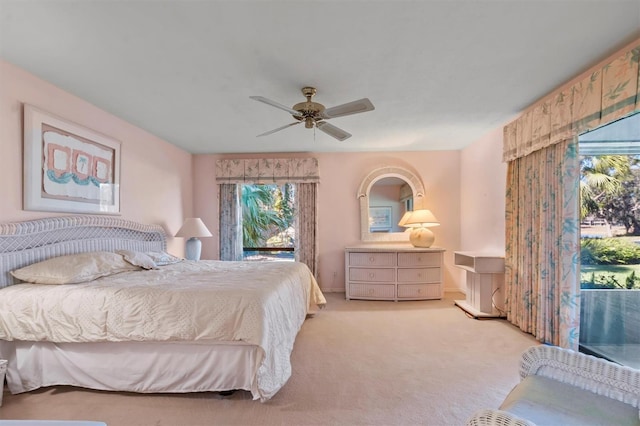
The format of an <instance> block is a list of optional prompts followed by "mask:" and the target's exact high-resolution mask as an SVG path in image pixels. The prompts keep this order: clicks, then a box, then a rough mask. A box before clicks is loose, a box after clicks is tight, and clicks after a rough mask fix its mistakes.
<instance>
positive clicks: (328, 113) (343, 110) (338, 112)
mask: <svg viewBox="0 0 640 426" xmlns="http://www.w3.org/2000/svg"><path fill="white" fill-rule="evenodd" d="M374 109H375V107H374V106H373V104H372V103H371V101H370V100H369V99H368V98H362V99H358V100H357V101H352V102H347V103H346V104H342V105H337V106H334V107H331V108H327V109H325V110H324V112H323V113H322V116H323V117H324V118H335V117H342V116H345V115H351V114H359V113H361V112H367V111H373V110H374Z"/></svg>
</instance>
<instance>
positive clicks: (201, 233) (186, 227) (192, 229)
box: [176, 217, 213, 260]
mask: <svg viewBox="0 0 640 426" xmlns="http://www.w3.org/2000/svg"><path fill="white" fill-rule="evenodd" d="M212 236H213V235H212V234H211V232H209V230H208V229H207V227H206V226H205V225H204V223H203V222H202V220H201V219H200V218H199V217H192V218H188V219H187V220H185V221H184V223H183V224H182V227H181V228H180V230H179V231H178V232H177V233H176V237H184V238H189V239H188V240H187V243H186V245H185V257H186V258H187V259H188V260H200V252H201V251H202V241H200V240H199V239H198V237H212Z"/></svg>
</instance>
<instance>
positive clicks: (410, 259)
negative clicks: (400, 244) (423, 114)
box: [398, 252, 442, 266]
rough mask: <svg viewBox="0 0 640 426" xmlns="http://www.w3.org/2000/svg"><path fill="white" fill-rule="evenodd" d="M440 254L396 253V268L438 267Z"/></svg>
mask: <svg viewBox="0 0 640 426" xmlns="http://www.w3.org/2000/svg"><path fill="white" fill-rule="evenodd" d="M441 257H442V255H441V254H440V253H424V252H418V253H398V266H440V260H441Z"/></svg>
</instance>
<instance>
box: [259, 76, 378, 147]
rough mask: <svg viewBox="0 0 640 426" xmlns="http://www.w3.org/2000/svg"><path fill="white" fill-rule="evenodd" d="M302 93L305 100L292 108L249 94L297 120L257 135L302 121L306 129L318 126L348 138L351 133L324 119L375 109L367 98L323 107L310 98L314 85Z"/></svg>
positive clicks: (321, 129)
mask: <svg viewBox="0 0 640 426" xmlns="http://www.w3.org/2000/svg"><path fill="white" fill-rule="evenodd" d="M302 94H303V95H304V96H305V97H306V98H307V101H306V102H300V103H298V104H295V105H294V106H293V107H292V108H289V107H288V106H285V105H282V104H280V103H278V102H276V101H272V100H271V99H267V98H265V97H262V96H250V98H251V99H254V100H256V101H260V102H264V103H265V104H267V105H271V106H274V107H276V108H280V109H281V110H284V111H287V112H288V113H290V114H291V115H292V116H293V118H295V119H296V120H298V121H295V122H293V123H290V124H286V125H284V126H282V127H278V128H277V129H273V130H270V131H268V132H265V133H262V134H260V135H258V137H260V136H266V135H270V134H272V133H275V132H279V131H280V130H284V129H286V128H288V127H291V126H295V125H296V124H300V123H304V127H306V128H307V129H312V128H313V127H314V126H315V127H317V128H318V130H320V131H322V132H324V133H326V134H328V135H329V136H332V137H334V138H336V139H338V140H339V141H343V140H345V139H348V138H350V137H351V134H350V133H348V132H345V131H344V130H342V129H340V128H339V127H336V126H334V125H333V124H329V123H327V122H326V121H325V120H328V119H330V118H336V117H343V116H345V115H351V114H359V113H361V112H367V111H373V110H374V109H375V108H374V107H373V104H372V103H371V101H370V100H369V99H367V98H362V99H358V100H357V101H352V102H347V103H346V104H342V105H337V106H334V107H331V108H325V107H324V105H322V104H319V103H317V102H314V101H312V100H311V98H313V95H315V94H316V88H315V87H303V88H302Z"/></svg>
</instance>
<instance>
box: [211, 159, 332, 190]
mask: <svg viewBox="0 0 640 426" xmlns="http://www.w3.org/2000/svg"><path fill="white" fill-rule="evenodd" d="M216 181H217V182H218V183H247V184H249V183H286V182H290V183H301V182H304V183H314V182H316V183H317V182H320V175H319V173H318V159H317V158H261V159H241V160H218V161H216Z"/></svg>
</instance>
